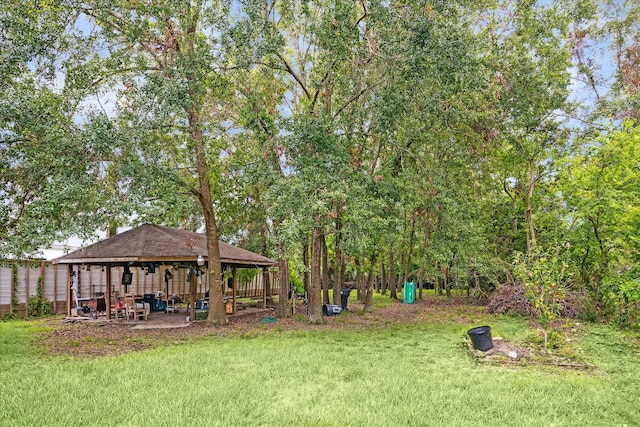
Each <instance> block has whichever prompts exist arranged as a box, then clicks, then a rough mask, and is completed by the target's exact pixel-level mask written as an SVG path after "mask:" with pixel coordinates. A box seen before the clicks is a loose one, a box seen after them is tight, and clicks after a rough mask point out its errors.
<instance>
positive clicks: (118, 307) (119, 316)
mask: <svg viewBox="0 0 640 427" xmlns="http://www.w3.org/2000/svg"><path fill="white" fill-rule="evenodd" d="M126 316H127V306H126V305H125V303H124V301H122V300H118V299H116V300H115V301H113V304H111V318H112V319H116V320H124V318H125V317H126Z"/></svg>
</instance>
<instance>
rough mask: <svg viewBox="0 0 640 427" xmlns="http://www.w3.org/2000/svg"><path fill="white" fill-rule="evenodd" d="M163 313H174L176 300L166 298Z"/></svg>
mask: <svg viewBox="0 0 640 427" xmlns="http://www.w3.org/2000/svg"><path fill="white" fill-rule="evenodd" d="M164 312H165V313H175V312H176V300H174V299H173V298H171V299H168V300H167V306H166V307H165V309H164Z"/></svg>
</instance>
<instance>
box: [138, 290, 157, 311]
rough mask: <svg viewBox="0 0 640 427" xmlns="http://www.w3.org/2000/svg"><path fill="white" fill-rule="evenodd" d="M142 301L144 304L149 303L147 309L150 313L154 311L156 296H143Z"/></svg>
mask: <svg viewBox="0 0 640 427" xmlns="http://www.w3.org/2000/svg"><path fill="white" fill-rule="evenodd" d="M142 300H143V301H144V302H146V303H149V307H150V309H151V310H152V311H157V310H156V295H155V294H144V295H143V297H142Z"/></svg>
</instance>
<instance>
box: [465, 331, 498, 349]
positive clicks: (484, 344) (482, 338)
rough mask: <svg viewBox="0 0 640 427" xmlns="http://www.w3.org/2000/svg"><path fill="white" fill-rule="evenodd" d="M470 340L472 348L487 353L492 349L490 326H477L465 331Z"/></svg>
mask: <svg viewBox="0 0 640 427" xmlns="http://www.w3.org/2000/svg"><path fill="white" fill-rule="evenodd" d="M467 333H468V334H469V337H470V338H471V344H473V348H474V349H476V350H480V351H487V350H489V349H490V348H492V347H493V339H492V338H491V327H490V326H478V327H477V328H472V329H469V330H468V331H467Z"/></svg>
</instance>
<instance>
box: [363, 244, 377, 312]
mask: <svg viewBox="0 0 640 427" xmlns="http://www.w3.org/2000/svg"><path fill="white" fill-rule="evenodd" d="M369 261H370V262H369V273H368V274H367V284H366V286H365V292H364V311H365V312H368V313H370V312H372V311H373V280H374V278H375V275H374V274H373V269H374V266H375V264H376V254H375V253H373V254H371V259H370V260H369Z"/></svg>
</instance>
